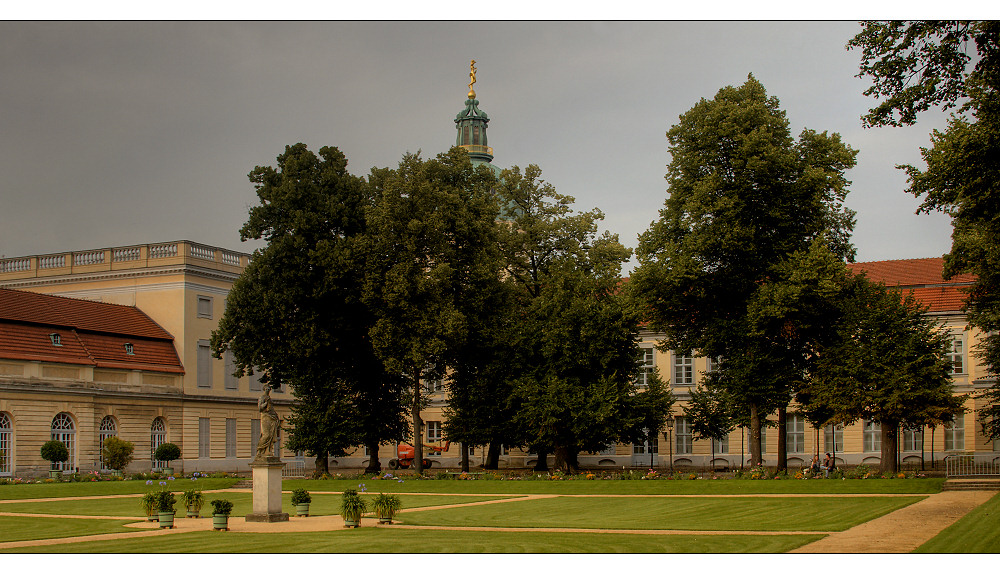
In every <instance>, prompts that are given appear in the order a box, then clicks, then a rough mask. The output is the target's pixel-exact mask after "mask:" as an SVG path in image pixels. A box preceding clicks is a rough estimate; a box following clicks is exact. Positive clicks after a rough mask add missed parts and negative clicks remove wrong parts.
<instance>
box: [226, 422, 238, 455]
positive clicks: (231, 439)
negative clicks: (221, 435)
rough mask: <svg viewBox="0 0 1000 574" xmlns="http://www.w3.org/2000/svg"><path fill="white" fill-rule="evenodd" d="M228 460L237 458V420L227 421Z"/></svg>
mask: <svg viewBox="0 0 1000 574" xmlns="http://www.w3.org/2000/svg"><path fill="white" fill-rule="evenodd" d="M226 458H236V419H226Z"/></svg>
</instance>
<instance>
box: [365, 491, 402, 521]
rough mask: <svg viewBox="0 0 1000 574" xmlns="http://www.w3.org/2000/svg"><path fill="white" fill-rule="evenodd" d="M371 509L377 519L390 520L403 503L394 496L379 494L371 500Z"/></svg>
mask: <svg viewBox="0 0 1000 574" xmlns="http://www.w3.org/2000/svg"><path fill="white" fill-rule="evenodd" d="M372 507H374V509H375V514H376V515H377V516H378V517H379V518H388V519H389V520H392V517H393V516H395V515H396V513H397V512H399V509H400V508H402V507H403V502H402V501H401V500H400V499H399V497H398V496H396V495H395V494H383V493H381V492H380V493H378V494H377V495H375V499H374V500H372Z"/></svg>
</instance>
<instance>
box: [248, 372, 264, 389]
mask: <svg viewBox="0 0 1000 574" xmlns="http://www.w3.org/2000/svg"><path fill="white" fill-rule="evenodd" d="M249 380H250V390H251V391H263V390H264V386H263V385H261V384H260V371H254V372H253V374H252V375H250V378H249Z"/></svg>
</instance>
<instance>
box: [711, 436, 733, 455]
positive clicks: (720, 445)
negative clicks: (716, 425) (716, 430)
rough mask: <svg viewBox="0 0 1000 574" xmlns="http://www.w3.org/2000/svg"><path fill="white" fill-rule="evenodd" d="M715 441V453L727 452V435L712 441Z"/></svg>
mask: <svg viewBox="0 0 1000 574" xmlns="http://www.w3.org/2000/svg"><path fill="white" fill-rule="evenodd" d="M713 442H714V443H715V454H729V435H726V436H724V437H723V438H722V440H716V441H713Z"/></svg>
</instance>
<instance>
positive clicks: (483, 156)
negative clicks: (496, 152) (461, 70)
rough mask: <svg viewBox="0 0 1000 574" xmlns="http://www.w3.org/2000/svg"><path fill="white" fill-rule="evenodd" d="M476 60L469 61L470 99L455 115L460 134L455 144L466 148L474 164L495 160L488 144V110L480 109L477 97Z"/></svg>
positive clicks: (456, 126)
mask: <svg viewBox="0 0 1000 574" xmlns="http://www.w3.org/2000/svg"><path fill="white" fill-rule="evenodd" d="M475 83H476V61H475V60H472V61H470V62H469V99H467V100H465V109H464V110H462V111H461V112H459V113H458V115H457V116H455V128H456V129H458V136H457V137H456V138H455V145H456V146H458V147H462V148H465V150H466V151H468V152H469V158H470V159H471V160H472V163H473V164H479V163H487V164H488V163H490V162H491V161H493V148H491V147H489V146H488V145H486V127H487V125H488V124H489V123H490V118H489V116H487V115H486V112H484V111H482V110H480V109H479V100H477V99H476V90H474V89H473V85H475Z"/></svg>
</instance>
